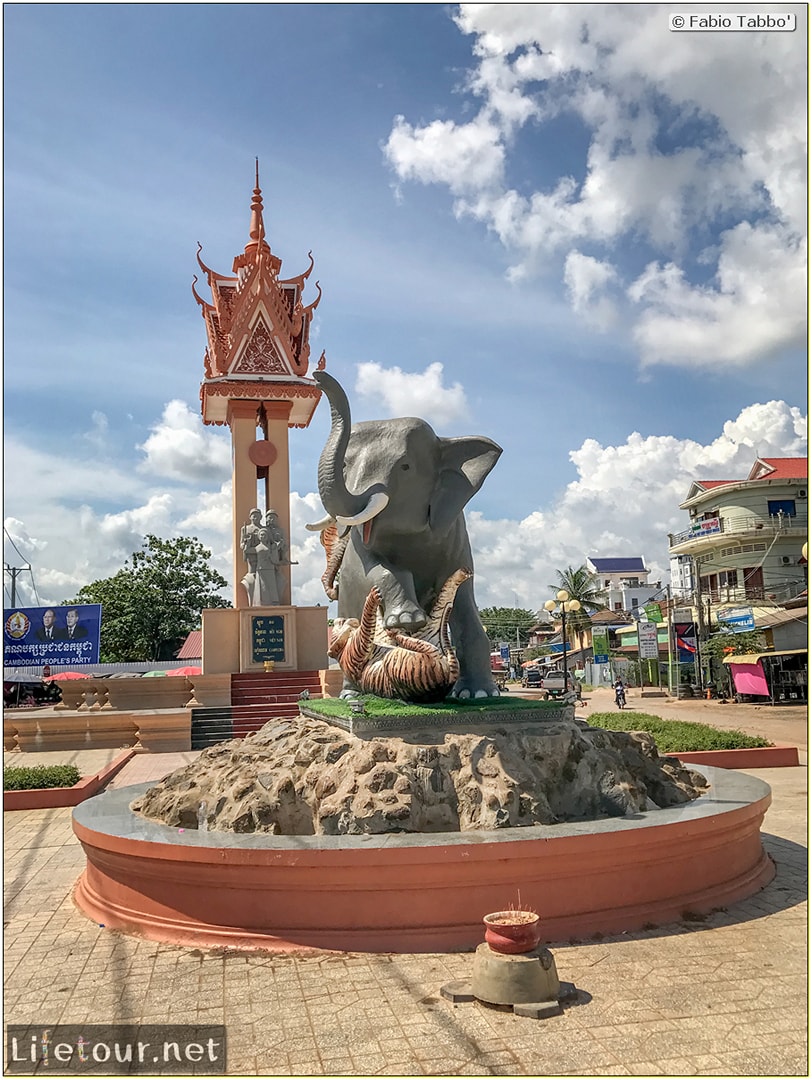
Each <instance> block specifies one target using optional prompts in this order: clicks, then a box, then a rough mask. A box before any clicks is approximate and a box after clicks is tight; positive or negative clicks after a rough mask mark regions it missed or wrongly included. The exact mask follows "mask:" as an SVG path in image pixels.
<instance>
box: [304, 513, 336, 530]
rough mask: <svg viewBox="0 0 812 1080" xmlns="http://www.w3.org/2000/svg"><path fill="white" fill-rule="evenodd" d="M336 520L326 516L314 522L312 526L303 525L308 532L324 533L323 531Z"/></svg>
mask: <svg viewBox="0 0 812 1080" xmlns="http://www.w3.org/2000/svg"><path fill="white" fill-rule="evenodd" d="M335 523H336V519H335V518H334V517H332V516H331V515H329V514H328V516H327V517H326V518H322V519H321V521H316V522H314V523H313V524H312V525H305V528H306V529H307V530H308V531H309V532H324V530H325V529H329V528H330V526H331V525H335Z"/></svg>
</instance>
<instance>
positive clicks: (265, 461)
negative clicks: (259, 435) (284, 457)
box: [248, 439, 277, 469]
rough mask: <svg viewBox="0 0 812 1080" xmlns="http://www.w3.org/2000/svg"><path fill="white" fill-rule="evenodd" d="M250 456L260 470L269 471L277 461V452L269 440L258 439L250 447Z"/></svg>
mask: <svg viewBox="0 0 812 1080" xmlns="http://www.w3.org/2000/svg"><path fill="white" fill-rule="evenodd" d="M248 456H249V457H250V459H251V461H253V463H254V464H255V465H256V466H257V468H258V469H267V468H268V466H269V465H273V463H274V462H275V461H276V458H277V451H276V447H275V446H274V444H273V443H272V442H269V440H268V439H257V441H256V442H255V443H251V445H250V446H249V447H248Z"/></svg>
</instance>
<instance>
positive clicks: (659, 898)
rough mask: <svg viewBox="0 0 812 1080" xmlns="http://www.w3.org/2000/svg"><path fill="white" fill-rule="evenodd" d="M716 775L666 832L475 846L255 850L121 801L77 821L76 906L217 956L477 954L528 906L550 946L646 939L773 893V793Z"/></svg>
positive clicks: (603, 832)
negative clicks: (136, 813) (489, 931)
mask: <svg viewBox="0 0 812 1080" xmlns="http://www.w3.org/2000/svg"><path fill="white" fill-rule="evenodd" d="M709 771H710V770H709ZM716 775H717V779H716V780H715V781H714V784H715V786H716V788H720V789H721V790H720V792H719V794H717V795H715V796H714V797H713V799H712V801H711V802H710V803H709V804H708V805H707V808H706V809H704V810H703V808H702V807H700V806H699V803H698V802H697V803H696V804H693V803H692V804H686V805H685V806H679V807H675V808H671V809H669V810H665V811H662V815H663V816H662V819H661V820H662V824H657V823H655V822H654V821H653V819H652V821H651V822H649V823H648V824H638V823H637V822H632V821H626V820H625V819H624V820H622V821H617V820H607V821H599V822H594V823H590V824H589V829H591V830H592V831H588V830H587V831H584V830H583V828H581V827H580V826H579V824H578V823H575V824H573V825H570V826H562V827H561V828H559V827H552V828H551V829H549V830H547V829H543V828H541V827H539V828H538V829H533V830H532V831H531V830H524V829H517V830H511V832H515V833H517V834H527V835H526V836H521V835H517V836H516V837H515V838H514V837H513V836H510V837H504V838H502V837H500V838H499V839H498V840H497V839H495V838H494V839H490V838H485V839H482V838H472V840H471V842H468V841H467V838H465V837H464V836H462V837H460V836H458V835H457V834H449V835H448V838H447V840H448V842H443V840H444V839H445V838H444V837H442V835H441V834H437V835H436V837H435V838H434V839H433V842H425V843H424V842H420V838H417V842H412V838H411V837H405V838H404V837H394V838H390V837H383V838H380V837H369V838H367V837H348V838H334V837H330V838H324V839H325V840H326V843H325V844H324V846H322V844H321V843H320V842H319V841H320V840H321V839H322V838H313V837H303V838H301V843H296V842H295V841H296V840H297V839H299V838H290V837H279V838H277V837H267V838H265V837H263V838H261V842H258V838H256V837H246V838H245V840H244V842H243V840H242V838H239V839H237V838H233V839H232V842H231V843H229V844H228V846H223V847H220V846H216V838H215V839H214V842H213V838H212V837H207V836H202V835H199V834H197V835H196V830H190V831H189V832H188V833H187V832H186V831H185V830H178V829H170V828H168V827H164V826H155V825H152V824H150V823H148V822H143V820H141V821H137V825H138V828H136V829H134V830H132V831H131V830H130V828H129V818H128V815H129V814H130V811H129V810H128V801H129V798H131V793H128V789H126V788H124V789H121V790H120V791H117V792H108V793H107V794H105V795H102V796H100V799H99V800H97V801H94V802H93V803H92V804H89V805H88V806H87V807H81V808H79V809H78V810H76V811H75V812H74V817H73V830H74V833H75V834H76V836H77V837H78V839H79V841H80V843H81V844H82V847H83V848H84V851H85V855H86V857H87V866H86V869H85V872H84V873H83V874H82V876H81V878H80V879H79V882H78V884H77V886H76V890H75V892H74V901H75V903H76V904H77V906H78V907H79V908H80V910H81V911H83V912H84V913H85V915H87V916H88V917H89V918H91V919H92V920H93V921H94V922H96V923H98V924H99V925H103V926H105V927H107V928H108V929H118V930H122V931H124V932H125V933H132V934H138V935H141V936H143V937H145V938H147V939H150V940H155V941H165V942H171V943H173V944H180V945H194V946H197V947H205V948H215V947H224V946H226V947H229V948H238V949H270V950H271V951H283V952H286V951H298V950H301V949H313V948H315V949H328V950H330V949H332V950H335V949H339V950H344V951H346V950H350V951H354V950H361V951H366V952H444V951H448V950H455V949H461V948H462V949H467V948H474V947H475V946H476V945H478V944H479V943H480V942H481V941H482V937H483V925H482V916H483V913H486V912H488V911H497V910H502V908H503V907H504V903H505V900H506V898H508V897H513V896H516V895H517V894H518V893H520V895H521V900H522V903H523V904H526V905H528V906H529V907H531V908H532V909H533V910H535V911H538V912H540V913H541V916H542V920H543V934H544V938H545V940H547V941H566V940H567V939H568V938H570V937H577V938H584V937H588V936H590V935H594V934H596V933H602V934H616V933H621V932H623V931H625V930H638V929H640V927H642V926H645V925H646V924H647V923H654V924H662V923H667V922H673V921H675V920H678V919H680V918H681V917H682V916H683V913H684V912H686V911H689V912H696V913H700V914H704V913H707V912H709V911H712V910H713V909H715V908H717V907H725V906H728V905H729V904H731V903H735V902H736V901H737V900H741V899H744V898H745V897H748V896H751V895H752V894H753V893H754V892H757V891H758V890H759V889H760V888H762V887H763V886H764V885H766V884H767V882H768V881H770V880H772V878H773V876H774V874H775V867H774V865H773V863H772V862H771V860H770V859H769V858H768V857H767V855H766V853H765V852H764V849H763V847H762V844H761V837H760V832H759V830H760V826H761V822H762V819H763V817H764V812H765V811H766V809H767V807H768V806H769V803H770V794H769V788H768V787H767V785H766V784H764V783H763V782H761V781H760V780H757V779H755V778H752V777H740V778H739V779H738V780H737V779H736V778H735V777H733V776H731V778H730V782H729V783H727V778H726V776H725V774H724V773H722V772H721V770H720V771H719V773H717V774H716ZM741 780H746V781H747V782H748V783H749V784H750V785H755V786H754V787H752V788H751V791H752V793H753V794H752V797H751V796H749V795H748V798H752V801H746V800H745V799H743V798H742V796H741V795H740V794H739V790H738V789H739V788H740V787H741V784H740V781H741ZM737 785H738V787H737ZM133 790H139V789H133ZM105 800H108V802H107V804H105ZM79 816H81V819H82V820H80V817H79ZM114 829H123V830H124V831H123V832H116V831H114ZM181 834H183V835H181ZM292 840H293V841H294V842H291V841H292ZM389 840H391V841H392V842H391V843H389V842H387V841H389ZM365 841H369V842H368V843H366V842H365ZM438 841H439V842H438Z"/></svg>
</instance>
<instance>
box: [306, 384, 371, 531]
mask: <svg viewBox="0 0 812 1080" xmlns="http://www.w3.org/2000/svg"><path fill="white" fill-rule="evenodd" d="M313 378H314V379H315V380H316V382H317V383H318V384H319V386H320V387H321V389H322V390H323V391H324V393H325V395H326V396H327V400H328V401H329V402H330V434H329V435H328V437H327V442H326V443H325V444H324V449H323V450H322V452H321V457H320V458H319V471H318V483H319V496H320V497H321V501H322V503H323V504H324V508H325V510H327V512H328V513H329V514H330V515H331V516H332V517H334V518H335V519H336V521H337V522H338V523H339V524H340V525H357V524H361V523H363V522H367V521H370V520H371V519H372V518H373V517H375V515H376V514H379V513H380V512H381V510H382V509H383V508H384V507H385V506H386V504H387V503H388V502H389V496H388V495H387V494H386V491H385V489H384V485H383V484H373V485H372V486H371V487H369V488H367V490H366V491H364V492H362V493H361V494H356V493H355V492H353V491H350V490H349V489H348V487H347V485H346V482H345V480H344V456H345V454H346V452H347V444H348V443H349V441H350V425H351V420H350V403H349V402H348V401H347V395H346V394H345V393H344V390H343V389H342V387H341V385H340V384H339V383H338V382H337V381H336V380H335V379H334V378H333V377H332V375H328V374H327V372H326V371H314V372H313Z"/></svg>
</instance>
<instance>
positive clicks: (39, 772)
mask: <svg viewBox="0 0 812 1080" xmlns="http://www.w3.org/2000/svg"><path fill="white" fill-rule="evenodd" d="M81 779H82V774H81V773H80V772H79V770H78V769H77V768H76V766H75V765H28V766H26V765H10V766H9V767H8V768H6V769H3V790H4V791H38V790H40V789H42V788H62V787H73V786H74V785H75V784H78V783H79V781H80V780H81Z"/></svg>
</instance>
